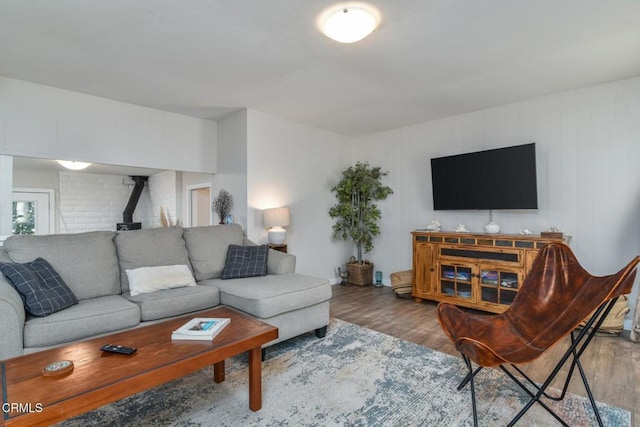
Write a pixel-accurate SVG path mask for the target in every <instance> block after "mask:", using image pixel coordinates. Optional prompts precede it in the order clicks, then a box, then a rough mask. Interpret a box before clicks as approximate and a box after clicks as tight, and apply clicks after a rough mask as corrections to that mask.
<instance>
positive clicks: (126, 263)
mask: <svg viewBox="0 0 640 427" xmlns="http://www.w3.org/2000/svg"><path fill="white" fill-rule="evenodd" d="M115 241H116V249H117V252H118V263H119V264H120V282H121V284H122V291H123V292H125V291H128V290H129V279H128V278H127V270H132V269H134V268H140V267H157V266H159V265H176V264H184V265H186V266H188V267H189V268H191V266H190V263H189V257H188V255H187V248H186V246H185V243H184V239H183V238H182V227H164V228H147V229H143V230H135V231H119V232H117V233H116V240H115Z"/></svg>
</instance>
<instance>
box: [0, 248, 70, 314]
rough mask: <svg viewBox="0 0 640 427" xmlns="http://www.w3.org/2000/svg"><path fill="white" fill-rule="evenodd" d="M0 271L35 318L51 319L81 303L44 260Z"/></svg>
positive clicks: (6, 266) (6, 265)
mask: <svg viewBox="0 0 640 427" xmlns="http://www.w3.org/2000/svg"><path fill="white" fill-rule="evenodd" d="M0 271H2V274H3V275H4V276H5V277H6V278H7V280H8V281H9V283H11V285H13V287H14V288H15V289H16V290H17V291H18V293H19V294H20V297H21V298H22V301H23V303H24V307H25V309H26V310H27V311H28V312H29V313H30V314H32V315H34V316H39V317H43V316H48V315H50V314H52V313H55V312H56V311H60V310H64V309H65V308H67V307H71V306H72V305H74V304H77V303H78V300H77V299H76V296H75V295H74V294H73V292H71V289H69V287H68V286H67V284H66V283H64V280H62V278H61V277H60V275H59V274H58V273H57V272H56V271H55V270H54V269H53V267H51V265H50V264H49V263H48V262H47V261H46V260H44V259H42V258H36V259H35V260H33V261H31V262H27V263H24V264H20V263H2V264H0Z"/></svg>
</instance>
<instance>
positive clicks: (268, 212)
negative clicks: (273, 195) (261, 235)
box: [263, 207, 289, 245]
mask: <svg viewBox="0 0 640 427" xmlns="http://www.w3.org/2000/svg"><path fill="white" fill-rule="evenodd" d="M263 222H264V228H266V229H268V230H269V231H268V235H269V243H271V244H272V245H282V244H283V243H284V241H285V240H286V238H287V232H286V231H285V229H284V228H282V227H286V226H288V225H289V208H287V207H284V208H273V209H265V210H264V211H263Z"/></svg>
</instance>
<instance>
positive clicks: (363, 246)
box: [329, 162, 393, 286]
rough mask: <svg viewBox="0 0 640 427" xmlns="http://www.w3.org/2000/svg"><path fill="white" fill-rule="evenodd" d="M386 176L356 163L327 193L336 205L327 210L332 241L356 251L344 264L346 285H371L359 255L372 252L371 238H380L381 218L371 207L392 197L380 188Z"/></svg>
mask: <svg viewBox="0 0 640 427" xmlns="http://www.w3.org/2000/svg"><path fill="white" fill-rule="evenodd" d="M387 174H388V172H386V171H382V169H381V168H380V167H378V166H376V167H372V166H370V165H369V163H368V162H357V163H356V165H355V166H351V167H349V168H347V169H345V170H344V171H343V172H342V179H340V182H338V184H337V185H336V186H335V187H333V188H332V189H331V191H335V193H336V198H337V199H338V203H337V204H336V205H335V206H333V207H332V208H331V209H329V216H330V217H331V218H335V219H336V223H335V224H334V225H333V238H339V239H344V240H351V241H352V242H353V244H354V245H355V246H356V249H357V257H356V260H355V262H349V263H347V271H348V272H349V283H352V284H354V285H360V286H364V285H370V284H371V283H373V264H372V263H370V262H367V261H364V260H363V258H362V254H363V253H367V252H371V250H372V249H373V238H374V236H376V235H378V234H380V227H378V220H379V219H380V218H381V216H382V214H381V212H380V209H379V208H378V206H377V205H376V204H375V201H376V200H384V199H386V198H387V196H388V195H389V194H392V193H393V190H391V188H389V187H387V186H386V185H383V184H382V177H384V176H386V175H387Z"/></svg>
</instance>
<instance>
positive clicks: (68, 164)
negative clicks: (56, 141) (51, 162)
mask: <svg viewBox="0 0 640 427" xmlns="http://www.w3.org/2000/svg"><path fill="white" fill-rule="evenodd" d="M57 162H58V163H60V164H61V165H62V166H64V167H65V168H67V169H71V170H73V171H80V170H82V169H86V168H88V167H89V166H91V163H86V162H74V161H71V160H57Z"/></svg>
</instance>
